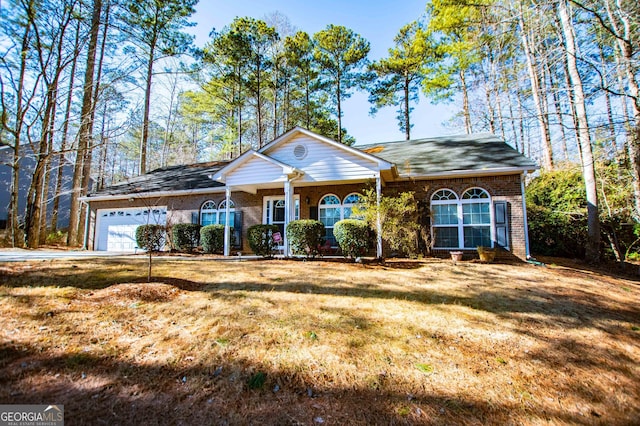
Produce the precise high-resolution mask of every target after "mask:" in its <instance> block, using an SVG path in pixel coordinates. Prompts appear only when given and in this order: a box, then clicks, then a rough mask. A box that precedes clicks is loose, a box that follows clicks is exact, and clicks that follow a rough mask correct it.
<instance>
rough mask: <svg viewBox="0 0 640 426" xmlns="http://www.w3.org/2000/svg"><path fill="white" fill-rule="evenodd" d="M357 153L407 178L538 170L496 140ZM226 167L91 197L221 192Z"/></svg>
mask: <svg viewBox="0 0 640 426" xmlns="http://www.w3.org/2000/svg"><path fill="white" fill-rule="evenodd" d="M353 148H357V149H359V150H362V151H364V152H366V153H368V154H371V155H374V156H376V157H379V158H381V159H383V160H386V161H388V162H390V163H393V164H395V165H396V168H397V169H398V173H399V174H400V176H405V177H406V176H421V175H422V176H424V175H429V174H434V173H446V172H458V171H480V170H491V169H503V168H510V167H514V168H524V169H530V170H534V169H536V168H537V165H536V164H535V163H534V162H533V161H531V160H530V159H528V158H527V157H525V156H524V155H522V154H520V153H519V152H518V151H516V150H515V149H514V148H512V147H511V146H509V145H507V144H506V143H505V142H504V141H503V140H502V139H500V138H498V137H497V136H495V135H491V134H476V135H461V136H443V137H437V138H427V139H414V140H410V141H398V142H386V143H377V144H370V145H359V146H358V145H356V146H354V147H353ZM227 164H229V162H227V161H220V162H211V163H197V164H191V165H183V166H172V167H167V168H163V169H157V170H154V171H152V172H149V173H147V174H144V175H141V176H137V177H134V178H131V179H129V180H127V181H125V182H121V183H118V184H116V185H113V186H110V187H107V188H104V189H102V190H100V191H97V192H94V193H92V194H91V196H93V197H96V196H105V195H126V194H139V193H146V192H162V191H185V190H190V189H204V188H215V187H222V186H224V184H222V183H220V182H216V181H214V180H212V179H211V178H210V176H211V175H213V174H215V173H216V172H217V171H218V170H220V169H221V168H223V167H224V166H226V165H227Z"/></svg>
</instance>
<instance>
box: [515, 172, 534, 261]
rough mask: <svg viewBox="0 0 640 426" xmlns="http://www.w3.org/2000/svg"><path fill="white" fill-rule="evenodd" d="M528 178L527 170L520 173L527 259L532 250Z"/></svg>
mask: <svg viewBox="0 0 640 426" xmlns="http://www.w3.org/2000/svg"><path fill="white" fill-rule="evenodd" d="M526 179H527V172H526V171H525V172H524V173H522V174H521V175H520V195H521V196H522V225H523V227H524V251H525V260H526V259H529V258H530V257H531V251H530V248H529V223H528V220H527V197H525V186H524V181H525V180H526ZM511 247H513V246H511Z"/></svg>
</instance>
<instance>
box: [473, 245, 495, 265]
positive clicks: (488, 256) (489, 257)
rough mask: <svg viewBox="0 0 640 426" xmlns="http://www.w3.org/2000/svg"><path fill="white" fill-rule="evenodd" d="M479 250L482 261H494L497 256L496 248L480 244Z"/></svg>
mask: <svg viewBox="0 0 640 426" xmlns="http://www.w3.org/2000/svg"><path fill="white" fill-rule="evenodd" d="M477 250H478V256H480V261H481V262H493V259H495V257H496V249H494V248H491V247H483V246H478V247H477Z"/></svg>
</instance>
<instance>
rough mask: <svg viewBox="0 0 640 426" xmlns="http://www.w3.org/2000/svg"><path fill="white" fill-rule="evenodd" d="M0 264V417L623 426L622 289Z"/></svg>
mask: <svg viewBox="0 0 640 426" xmlns="http://www.w3.org/2000/svg"><path fill="white" fill-rule="evenodd" d="M153 275H154V278H153V280H152V281H153V282H151V283H146V282H145V281H146V279H145V277H146V263H145V259H144V257H142V256H138V257H130V258H122V259H97V260H77V261H38V262H24V263H4V264H1V263H0V318H1V319H2V328H1V330H0V403H2V404H15V403H43V404H44V403H58V404H64V406H65V418H66V419H65V421H66V424H68V425H73V424H97V425H99V424H108V425H116V424H122V425H132V424H144V425H153V424H189V425H190V424H214V425H218V424H220V425H235V424H256V425H257V424H273V425H289V424H292V425H297V424H301V425H313V424H326V425H335V424H338V425H342V424H349V425H369V424H385V425H386V424H443V425H450V424H463V425H484V424H525V425H528V424H536V425H537V424H554V425H556V424H602V425H626V424H638V422H640V281H638V280H637V279H633V278H620V277H615V276H613V275H611V274H607V273H604V272H601V271H597V270H589V269H586V268H585V267H582V266H579V265H565V266H559V265H548V266H547V267H539V266H532V265H527V264H480V263H473V262H462V263H459V264H457V265H453V264H451V263H450V262H449V261H444V260H435V259H434V260H431V259H428V260H423V261H400V260H398V261H391V262H388V263H387V264H386V266H380V265H358V264H346V263H339V262H326V261H314V262H301V261H282V260H272V261H241V262H240V261H220V260H212V259H192V260H180V259H176V258H156V259H155V260H154V271H153Z"/></svg>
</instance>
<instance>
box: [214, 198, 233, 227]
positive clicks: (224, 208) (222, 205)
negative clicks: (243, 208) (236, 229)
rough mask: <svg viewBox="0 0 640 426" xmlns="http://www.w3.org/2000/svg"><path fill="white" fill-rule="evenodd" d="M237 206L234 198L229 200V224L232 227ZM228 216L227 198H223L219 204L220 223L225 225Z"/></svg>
mask: <svg viewBox="0 0 640 426" xmlns="http://www.w3.org/2000/svg"><path fill="white" fill-rule="evenodd" d="M235 207H236V205H235V204H234V203H233V200H229V212H230V216H229V226H230V227H232V228H233V225H234V222H233V220H234V219H235V216H236V215H234V214H233V213H234V212H235V211H236V208H235ZM226 217H227V200H223V201H221V202H220V205H219V206H218V223H219V224H220V225H224V224H225V220H226Z"/></svg>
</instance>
